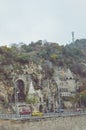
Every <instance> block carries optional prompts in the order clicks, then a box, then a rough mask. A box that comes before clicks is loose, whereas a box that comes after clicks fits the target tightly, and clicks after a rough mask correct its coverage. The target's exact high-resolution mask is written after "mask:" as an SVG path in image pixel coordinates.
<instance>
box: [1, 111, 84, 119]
mask: <svg viewBox="0 0 86 130" xmlns="http://www.w3.org/2000/svg"><path fill="white" fill-rule="evenodd" d="M78 115H80V116H82V115H86V111H82V112H80V111H79V112H63V113H45V114H44V116H31V115H19V114H0V119H12V120H26V119H27V120H38V119H47V118H58V117H67V116H78Z"/></svg>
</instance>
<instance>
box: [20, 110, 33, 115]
mask: <svg viewBox="0 0 86 130" xmlns="http://www.w3.org/2000/svg"><path fill="white" fill-rule="evenodd" d="M19 113H20V115H28V114H31V110H29V109H25V108H22V109H21V110H20V112H19Z"/></svg>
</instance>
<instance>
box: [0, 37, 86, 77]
mask: <svg viewBox="0 0 86 130" xmlns="http://www.w3.org/2000/svg"><path fill="white" fill-rule="evenodd" d="M45 60H46V61H51V62H52V63H53V65H57V66H61V67H65V66H68V67H69V68H70V69H71V70H72V71H73V72H74V73H75V74H78V75H80V76H81V77H85V76H86V67H85V63H86V39H80V40H76V41H75V42H74V43H71V44H69V45H66V46H60V45H59V44H57V43H49V42H45V43H42V41H41V40H39V41H37V42H35V43H34V42H31V43H30V44H28V45H27V44H25V43H19V44H12V45H11V46H10V47H7V46H0V66H1V67H0V68H1V69H0V71H3V69H2V65H14V63H15V64H27V63H29V62H30V61H33V62H34V63H36V64H38V63H41V62H42V63H43V62H44V61H45Z"/></svg>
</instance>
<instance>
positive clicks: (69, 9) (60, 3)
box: [0, 0, 86, 45]
mask: <svg viewBox="0 0 86 130" xmlns="http://www.w3.org/2000/svg"><path fill="white" fill-rule="evenodd" d="M72 31H74V32H75V39H80V38H86V0H0V45H6V44H11V43H19V42H24V43H27V44H28V43H30V42H31V41H34V42H35V41H37V40H47V41H49V42H56V43H59V44H61V45H63V44H64V45H65V44H68V43H70V42H71V41H72V36H71V32H72Z"/></svg>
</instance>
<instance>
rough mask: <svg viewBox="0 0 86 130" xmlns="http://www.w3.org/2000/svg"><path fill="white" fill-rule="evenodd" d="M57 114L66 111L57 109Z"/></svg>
mask: <svg viewBox="0 0 86 130" xmlns="http://www.w3.org/2000/svg"><path fill="white" fill-rule="evenodd" d="M55 112H56V113H63V112H64V109H57V110H56V111H55Z"/></svg>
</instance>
